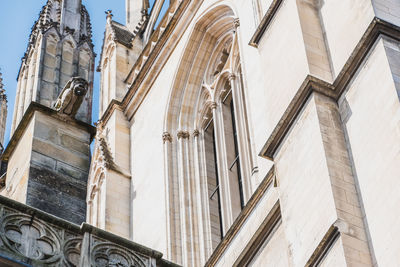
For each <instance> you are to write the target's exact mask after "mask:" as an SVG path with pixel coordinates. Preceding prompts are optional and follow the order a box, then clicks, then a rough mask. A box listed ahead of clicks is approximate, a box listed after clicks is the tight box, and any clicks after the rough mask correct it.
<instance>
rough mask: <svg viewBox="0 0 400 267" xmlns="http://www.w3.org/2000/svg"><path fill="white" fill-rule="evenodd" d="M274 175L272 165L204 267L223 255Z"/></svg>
mask: <svg viewBox="0 0 400 267" xmlns="http://www.w3.org/2000/svg"><path fill="white" fill-rule="evenodd" d="M274 176H275V167H274V166H272V168H271V169H270V170H269V172H268V173H267V175H266V177H265V178H264V180H263V181H262V182H261V184H260V185H259V186H258V187H257V189H256V191H255V192H254V193H253V195H252V196H251V198H250V199H249V201H248V202H247V203H246V205H245V206H244V208H243V209H242V211H241V212H240V214H239V216H238V217H237V218H236V220H235V221H234V222H233V224H232V225H231V227H230V228H229V230H228V231H227V232H226V234H225V236H224V237H223V238H222V240H221V242H220V243H219V245H218V246H217V247H216V249H215V250H214V252H213V253H212V255H211V256H210V258H209V259H208V260H207V262H206V264H205V265H204V266H206V267H212V266H215V265H216V263H217V262H218V261H219V259H221V257H222V256H223V255H224V253H225V251H226V250H227V248H228V247H229V245H230V244H231V242H232V240H233V239H234V238H235V237H236V235H237V233H238V232H239V231H240V229H241V228H242V226H243V224H244V223H245V222H246V220H247V219H248V218H249V217H250V215H251V214H252V212H253V211H254V210H255V208H256V207H257V204H258V203H259V202H260V200H261V198H262V197H263V196H264V194H265V192H266V191H267V189H268V188H269V187H270V185H271V184H272V182H273V177H274Z"/></svg>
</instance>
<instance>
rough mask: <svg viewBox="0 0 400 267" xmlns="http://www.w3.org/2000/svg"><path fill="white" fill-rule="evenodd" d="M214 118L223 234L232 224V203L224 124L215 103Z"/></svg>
mask: <svg viewBox="0 0 400 267" xmlns="http://www.w3.org/2000/svg"><path fill="white" fill-rule="evenodd" d="M211 108H212V113H213V118H214V134H215V147H216V149H215V150H216V159H217V160H216V161H217V162H216V163H217V166H218V168H217V169H218V179H219V193H220V198H221V213H222V225H223V233H224V234H225V233H226V232H227V231H228V229H229V227H230V226H231V224H232V223H233V214H232V201H231V193H230V185H229V173H227V172H228V163H227V162H226V147H225V136H224V129H223V127H224V124H223V118H222V110H221V108H217V103H213V105H212V107H211Z"/></svg>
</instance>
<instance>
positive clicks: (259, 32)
mask: <svg viewBox="0 0 400 267" xmlns="http://www.w3.org/2000/svg"><path fill="white" fill-rule="evenodd" d="M283 1H284V0H273V1H272V3H271V5H270V7H269V9H268V10H267V13H265V15H264V17H263V19H262V20H261V22H260V24H259V25H258V27H257V29H256V31H255V33H254V34H253V37H251V40H250V42H249V45H251V46H254V47H256V48H257V47H258V44H259V43H260V40H261V38H262V37H263V35H264V33H265V32H266V31H267V29H268V27H269V25H270V24H271V21H272V19H273V18H274V17H275V14H276V13H277V12H278V10H279V7H280V6H281V4H282V2H283Z"/></svg>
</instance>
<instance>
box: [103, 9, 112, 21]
mask: <svg viewBox="0 0 400 267" xmlns="http://www.w3.org/2000/svg"><path fill="white" fill-rule="evenodd" d="M104 13H106V15H107V16H106V18H107V22H111V20H112V18H113V16H114V15H113V13H112V10H111V9H109V10H107V11H105V12H104Z"/></svg>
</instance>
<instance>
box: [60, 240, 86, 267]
mask: <svg viewBox="0 0 400 267" xmlns="http://www.w3.org/2000/svg"><path fill="white" fill-rule="evenodd" d="M81 247H82V238H73V239H70V240H68V241H67V242H66V243H65V245H64V264H65V266H72V267H75V266H79V260H80V257H81Z"/></svg>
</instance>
